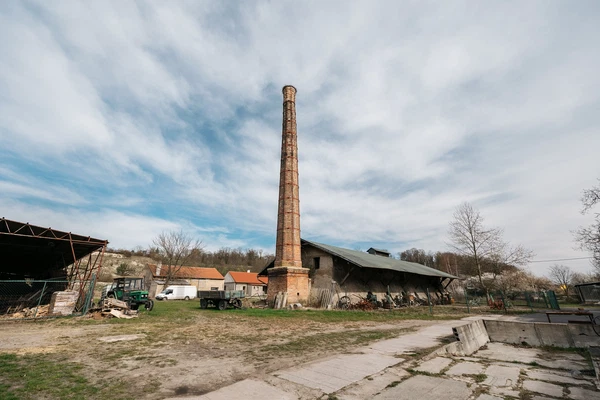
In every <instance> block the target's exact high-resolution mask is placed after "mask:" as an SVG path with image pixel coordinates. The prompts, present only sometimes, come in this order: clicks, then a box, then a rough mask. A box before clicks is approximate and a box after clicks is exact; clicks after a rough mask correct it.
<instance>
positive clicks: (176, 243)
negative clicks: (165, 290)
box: [152, 231, 204, 287]
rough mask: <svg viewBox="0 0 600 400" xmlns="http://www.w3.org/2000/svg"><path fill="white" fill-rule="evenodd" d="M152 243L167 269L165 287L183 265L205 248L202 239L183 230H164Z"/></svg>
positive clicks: (165, 269)
mask: <svg viewBox="0 0 600 400" xmlns="http://www.w3.org/2000/svg"><path fill="white" fill-rule="evenodd" d="M152 243H153V244H154V247H155V248H156V250H157V251H158V256H159V257H160V260H161V262H162V263H163V265H162V268H164V269H163V270H162V271H165V276H166V278H165V287H166V286H167V285H168V284H169V283H170V282H171V281H172V280H173V279H174V278H175V277H176V276H177V273H178V272H179V271H180V270H181V267H183V266H184V265H185V263H186V262H187V261H188V260H189V259H190V257H191V256H192V255H193V254H194V253H197V252H201V251H202V250H203V248H204V247H203V246H202V241H200V240H197V239H194V238H192V237H191V236H190V235H188V234H186V233H184V232H183V231H169V232H163V233H161V234H160V235H158V237H156V238H155V239H154V240H153V241H152Z"/></svg>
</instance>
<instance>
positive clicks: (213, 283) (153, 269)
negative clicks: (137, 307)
mask: <svg viewBox="0 0 600 400" xmlns="http://www.w3.org/2000/svg"><path fill="white" fill-rule="evenodd" d="M167 271H168V270H167V267H166V266H164V265H161V264H160V263H159V264H148V265H147V268H146V272H145V275H144V280H145V281H146V285H148V282H149V283H150V288H149V290H148V296H149V297H150V298H152V299H153V298H154V296H156V294H157V293H160V292H161V291H162V290H163V289H164V284H165V280H166V278H167ZM169 285H193V286H196V288H197V289H198V290H223V287H224V278H223V275H221V273H220V272H219V271H217V270H216V269H215V268H202V267H187V266H183V267H181V269H179V270H178V271H177V273H176V274H175V279H173V280H171V282H170V283H169Z"/></svg>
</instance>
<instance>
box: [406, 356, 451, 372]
mask: <svg viewBox="0 0 600 400" xmlns="http://www.w3.org/2000/svg"><path fill="white" fill-rule="evenodd" d="M451 363H452V359H451V358H446V357H436V358H433V359H431V360H428V361H425V362H423V363H421V365H419V366H418V367H416V368H414V370H415V371H419V372H427V373H430V374H439V373H440V372H441V371H442V370H443V369H444V368H446V367H447V366H448V365H450V364H451Z"/></svg>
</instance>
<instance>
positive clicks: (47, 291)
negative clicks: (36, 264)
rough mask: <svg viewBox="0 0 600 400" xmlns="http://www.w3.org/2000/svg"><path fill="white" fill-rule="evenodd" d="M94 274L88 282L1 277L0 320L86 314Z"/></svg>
mask: <svg viewBox="0 0 600 400" xmlns="http://www.w3.org/2000/svg"><path fill="white" fill-rule="evenodd" d="M94 286H95V276H92V279H91V280H89V281H77V282H72V281H67V280H56V279H53V280H33V279H25V280H0V319H33V318H45V317H56V316H63V315H83V314H85V313H87V311H88V309H89V307H90V306H91V304H92V301H93V299H92V297H93V290H94Z"/></svg>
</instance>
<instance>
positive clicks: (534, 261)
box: [529, 257, 594, 263]
mask: <svg viewBox="0 0 600 400" xmlns="http://www.w3.org/2000/svg"><path fill="white" fill-rule="evenodd" d="M591 258H594V257H575V258H557V259H556V260H533V261H529V262H530V263H541V262H554V261H572V260H588V259H591Z"/></svg>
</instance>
